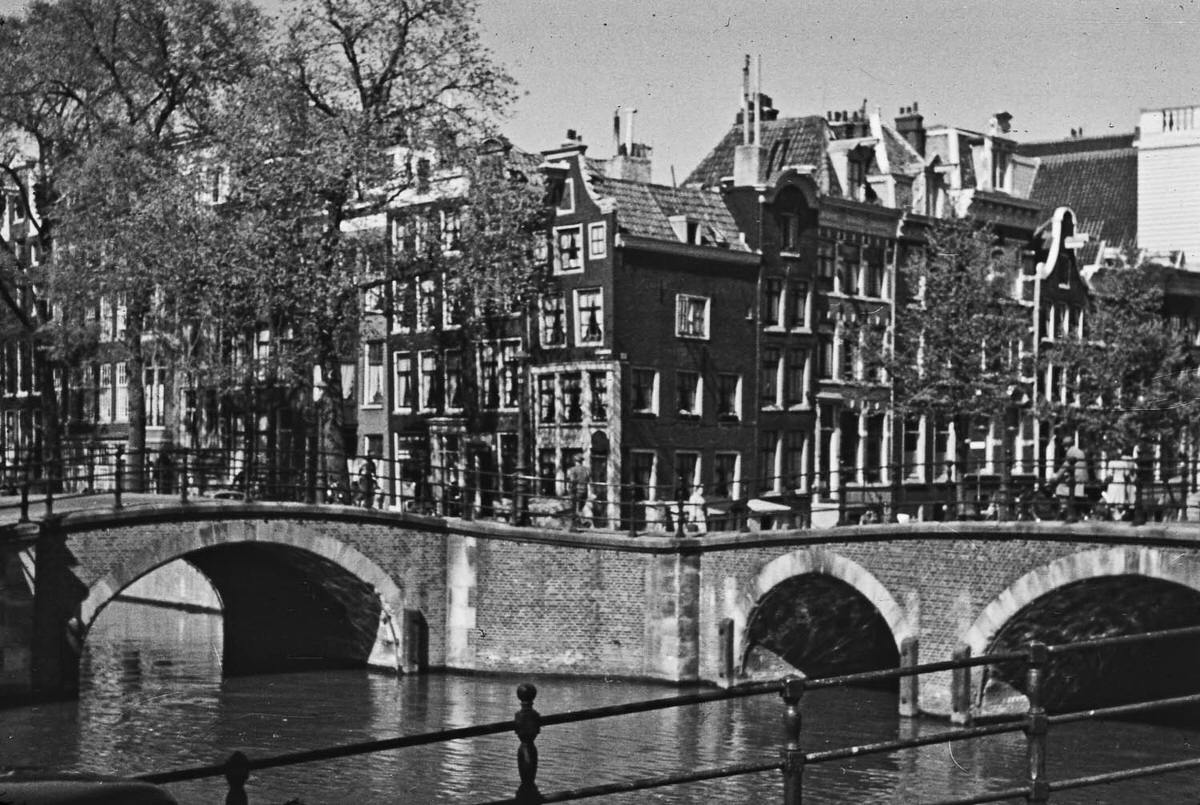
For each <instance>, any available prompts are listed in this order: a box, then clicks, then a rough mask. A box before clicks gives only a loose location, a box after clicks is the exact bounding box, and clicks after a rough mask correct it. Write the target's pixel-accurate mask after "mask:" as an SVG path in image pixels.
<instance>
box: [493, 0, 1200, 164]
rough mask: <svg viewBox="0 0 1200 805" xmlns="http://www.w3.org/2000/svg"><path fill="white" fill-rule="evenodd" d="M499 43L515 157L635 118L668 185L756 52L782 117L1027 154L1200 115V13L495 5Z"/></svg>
mask: <svg viewBox="0 0 1200 805" xmlns="http://www.w3.org/2000/svg"><path fill="white" fill-rule="evenodd" d="M480 16H481V19H482V22H483V30H484V40H485V42H486V43H487V45H488V46H489V47H490V48H492V50H493V51H494V52H495V54H496V56H497V57H498V59H499V60H500V61H502V62H503V63H505V64H507V66H508V68H509V70H510V71H511V73H512V74H513V76H514V77H515V78H516V79H517V81H518V82H519V83H520V86H521V88H522V90H523V91H524V92H525V93H526V94H525V95H524V96H523V97H522V99H521V100H520V102H519V103H518V104H517V105H516V107H515V109H514V114H513V115H512V117H511V119H510V120H509V121H508V122H507V123H506V125H505V130H506V131H507V133H508V134H509V136H510V138H511V139H512V140H513V141H514V142H516V143H517V144H518V145H520V146H522V147H524V148H527V149H531V150H537V149H542V148H547V147H551V146H553V145H556V144H558V143H559V142H560V141H561V140H562V138H563V136H564V134H565V132H566V130H567V129H568V128H574V129H577V130H578V131H580V132H581V133H582V135H583V137H584V141H585V142H587V143H589V144H590V148H589V153H591V154H593V155H596V156H600V157H603V156H607V155H609V154H610V153H611V151H612V144H611V143H612V134H611V132H612V113H613V109H614V108H615V107H616V106H617V105H625V106H633V107H635V108H636V109H637V110H638V112H637V122H636V124H635V135H636V139H637V140H639V141H641V142H645V143H647V144H648V145H650V146H651V147H652V148H653V149H654V152H653V158H654V165H655V180H656V181H661V182H670V181H671V172H670V170H671V166H674V167H675V172H676V176H677V178H678V179H679V180H680V181H682V179H683V178H684V177H685V176H686V175H687V174H688V172H689V171H690V170H691V169H692V168H693V167H694V166H695V165H696V164H697V162H699V160H700V158H701V157H702V156H703V155H704V154H705V153H706V152H707V151H708V150H709V149H710V148H711V147H712V146H713V145H714V144H715V143H716V142H717V140H718V139H719V138H720V137H721V135H722V134H723V133H724V132H725V131H726V129H727V128H728V127H729V126H730V125H731V124H732V122H733V117H734V115H735V113H736V112H737V108H738V103H739V97H740V92H741V69H742V62H743V58H744V56H745V54H759V55H761V58H762V74H763V91H764V92H765V93H766V94H768V95H770V96H771V97H772V98H773V99H774V102H775V106H776V108H778V109H779V110H780V112H781V114H782V115H784V116H792V115H803V114H824V113H825V112H826V111H829V110H841V109H850V110H853V109H858V108H860V107H861V105H862V102H863V99H866V101H867V105H868V107H870V108H874V107H876V106H878V107H879V108H880V109H881V110H882V113H883V115H884V117H885V119H888V118H892V117H895V115H896V114H897V112H898V111H899V108H900V107H901V106H908V105H911V104H912V103H913V102H914V101H916V102H918V103H919V105H920V109H921V112H922V113H923V114H924V115H925V120H926V123H948V124H953V125H957V126H962V127H964V128H970V129H975V130H983V129H984V128H985V127H986V126H987V121H988V118H989V117H990V116H991V115H992V114H993V113H995V112H999V111H1007V112H1010V113H1011V114H1012V115H1013V121H1012V124H1013V134H1014V136H1016V137H1017V138H1018V139H1019V140H1021V141H1032V140H1044V139H1058V138H1065V137H1067V136H1068V135H1069V132H1070V130H1071V129H1072V128H1082V129H1083V131H1084V135H1085V136H1091V135H1100V134H1104V133H1107V132H1130V131H1132V130H1133V129H1134V127H1135V126H1136V125H1137V121H1138V113H1139V110H1140V109H1142V108H1149V107H1157V106H1165V105H1183V104H1192V103H1197V104H1200V4H1198V0H1176V2H1159V1H1158V0H1126V2H1095V1H1094V0H1007V1H1006V2H997V1H996V0H986V1H985V0H974V1H973V2H961V0H960V1H959V2H950V0H890V1H887V0H876V1H875V2H866V1H865V0H791V2H787V1H785V0H709V1H705V0H481V3H480Z"/></svg>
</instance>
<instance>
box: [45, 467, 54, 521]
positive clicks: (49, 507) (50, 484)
mask: <svg viewBox="0 0 1200 805" xmlns="http://www.w3.org/2000/svg"><path fill="white" fill-rule="evenodd" d="M45 475H46V481H45V483H46V517H53V516H54V480H55V479H53V478H51V477H50V474H49V473H45Z"/></svg>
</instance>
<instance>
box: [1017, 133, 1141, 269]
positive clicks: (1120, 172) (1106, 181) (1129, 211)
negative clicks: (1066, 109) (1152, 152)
mask: <svg viewBox="0 0 1200 805" xmlns="http://www.w3.org/2000/svg"><path fill="white" fill-rule="evenodd" d="M1030 198H1031V199H1033V200H1034V201H1038V202H1041V203H1042V204H1044V205H1045V206H1046V207H1049V208H1053V207H1059V206H1066V207H1070V208H1071V209H1072V210H1074V212H1075V216H1076V219H1077V229H1078V231H1080V232H1086V233H1088V234H1089V235H1091V236H1092V241H1093V244H1092V245H1093V250H1094V247H1096V246H1098V245H1099V241H1104V242H1105V243H1106V244H1107V245H1109V246H1115V247H1118V248H1124V247H1127V246H1128V247H1132V246H1135V245H1136V244H1137V211H1138V208H1137V150H1136V149H1135V148H1133V147H1131V146H1127V147H1118V148H1107V149H1103V150H1097V151H1084V152H1075V153H1063V154H1055V155H1050V156H1043V157H1041V158H1040V159H1039V165H1038V169H1037V175H1036V176H1035V178H1034V182H1033V190H1032V192H1031V193H1030ZM1089 251H1091V250H1089ZM1089 257H1090V254H1089V255H1084V259H1085V260H1087V259H1088V258H1089Z"/></svg>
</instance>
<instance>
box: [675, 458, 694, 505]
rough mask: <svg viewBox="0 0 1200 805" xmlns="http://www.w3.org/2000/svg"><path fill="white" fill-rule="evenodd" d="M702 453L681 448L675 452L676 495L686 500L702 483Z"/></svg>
mask: <svg viewBox="0 0 1200 805" xmlns="http://www.w3.org/2000/svg"><path fill="white" fill-rule="evenodd" d="M699 470H700V454H699V453H693V452H691V451H683V450H680V451H679V452H677V453H676V454H675V497H676V498H677V499H679V500H684V499H686V498H689V497H691V495H692V492H693V491H694V490H695V489H696V486H697V484H699V483H700V472H699Z"/></svg>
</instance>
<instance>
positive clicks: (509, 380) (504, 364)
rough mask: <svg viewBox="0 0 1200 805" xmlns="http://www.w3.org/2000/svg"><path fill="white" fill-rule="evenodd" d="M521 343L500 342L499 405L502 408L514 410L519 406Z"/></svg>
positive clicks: (515, 341) (514, 341) (511, 341)
mask: <svg viewBox="0 0 1200 805" xmlns="http://www.w3.org/2000/svg"><path fill="white" fill-rule="evenodd" d="M520 352H521V342H520V341H517V340H515V339H514V340H509V341H502V342H500V404H501V406H503V407H504V408H516V407H518V406H519V405H520V404H521V389H520V386H518V382H519V380H520V376H521V374H520V372H521V365H520V360H521V359H520Z"/></svg>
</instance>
